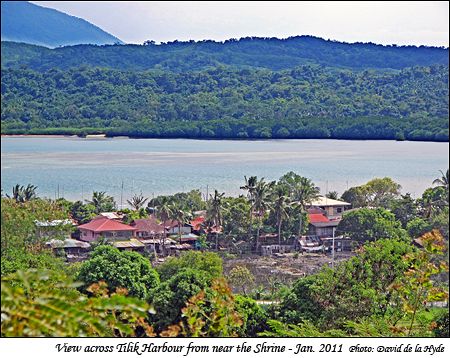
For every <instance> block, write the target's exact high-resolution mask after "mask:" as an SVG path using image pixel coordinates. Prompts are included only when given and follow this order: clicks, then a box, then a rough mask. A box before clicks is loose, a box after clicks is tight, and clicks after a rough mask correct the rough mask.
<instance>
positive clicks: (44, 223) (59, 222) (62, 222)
mask: <svg viewBox="0 0 450 358" xmlns="http://www.w3.org/2000/svg"><path fill="white" fill-rule="evenodd" d="M34 223H35V225H36V226H39V227H49V226H59V225H74V223H73V221H72V220H70V219H66V220H52V221H39V220H34Z"/></svg>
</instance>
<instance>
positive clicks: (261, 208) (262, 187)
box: [252, 178, 275, 249]
mask: <svg viewBox="0 0 450 358" xmlns="http://www.w3.org/2000/svg"><path fill="white" fill-rule="evenodd" d="M274 185H275V182H274V181H272V182H270V183H267V182H265V181H264V178H262V179H261V180H260V181H258V182H257V183H256V185H255V189H254V191H253V205H252V209H253V210H252V211H253V212H254V213H256V215H257V216H258V226H257V229H256V249H258V248H259V232H260V230H261V226H262V219H263V218H264V214H265V213H266V211H267V210H269V209H270V208H271V198H270V196H271V194H272V189H273V187H274Z"/></svg>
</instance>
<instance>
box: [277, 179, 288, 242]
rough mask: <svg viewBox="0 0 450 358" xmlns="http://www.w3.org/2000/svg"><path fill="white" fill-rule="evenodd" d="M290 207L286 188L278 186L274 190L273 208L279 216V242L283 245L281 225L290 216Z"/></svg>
mask: <svg viewBox="0 0 450 358" xmlns="http://www.w3.org/2000/svg"><path fill="white" fill-rule="evenodd" d="M289 207H290V200H289V197H288V196H287V195H286V189H285V188H284V187H282V186H277V187H276V188H275V191H274V203H273V210H274V212H275V216H276V218H277V226H278V244H279V245H281V225H282V223H283V220H284V219H287V218H289V213H288V211H287V209H288V208H289Z"/></svg>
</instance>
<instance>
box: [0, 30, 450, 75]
mask: <svg viewBox="0 0 450 358" xmlns="http://www.w3.org/2000/svg"><path fill="white" fill-rule="evenodd" d="M24 55H25V56H24ZM221 64H222V65H229V66H233V67H240V68H242V67H253V68H254V67H262V68H267V69H270V70H282V69H288V68H293V67H296V66H300V65H304V64H318V65H322V66H330V67H345V68H350V69H358V70H365V69H397V70H400V69H403V68H406V67H413V66H430V65H433V64H442V65H448V48H438V47H426V46H420V47H416V46H396V45H391V46H383V45H376V44H373V43H354V44H349V43H343V42H338V41H330V40H324V39H321V38H317V37H313V36H294V37H289V38H286V39H278V38H258V37H246V38H241V39H239V40H238V39H230V40H227V41H224V42H216V41H212V40H205V41H197V42H196V41H184V42H183V41H173V42H169V43H162V44H155V43H154V42H152V41H146V42H145V43H144V45H105V46H94V45H77V46H67V47H62V48H56V49H53V50H50V49H47V48H45V47H39V46H32V45H25V44H17V43H13V42H2V67H4V66H8V67H18V66H20V65H26V66H28V67H29V68H32V69H35V70H39V71H45V70H49V69H52V68H61V69H67V68H74V67H75V68H76V67H79V66H80V65H87V66H93V67H108V68H115V69H121V70H148V69H157V68H159V69H164V70H170V71H176V72H183V71H192V70H202V69H205V68H208V67H216V66H218V65H221Z"/></svg>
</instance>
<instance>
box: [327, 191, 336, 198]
mask: <svg viewBox="0 0 450 358" xmlns="http://www.w3.org/2000/svg"><path fill="white" fill-rule="evenodd" d="M325 196H326V197H327V198H328V199H334V200H338V198H339V194H338V192H337V191H330V192H329V193H327V195H325Z"/></svg>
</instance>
